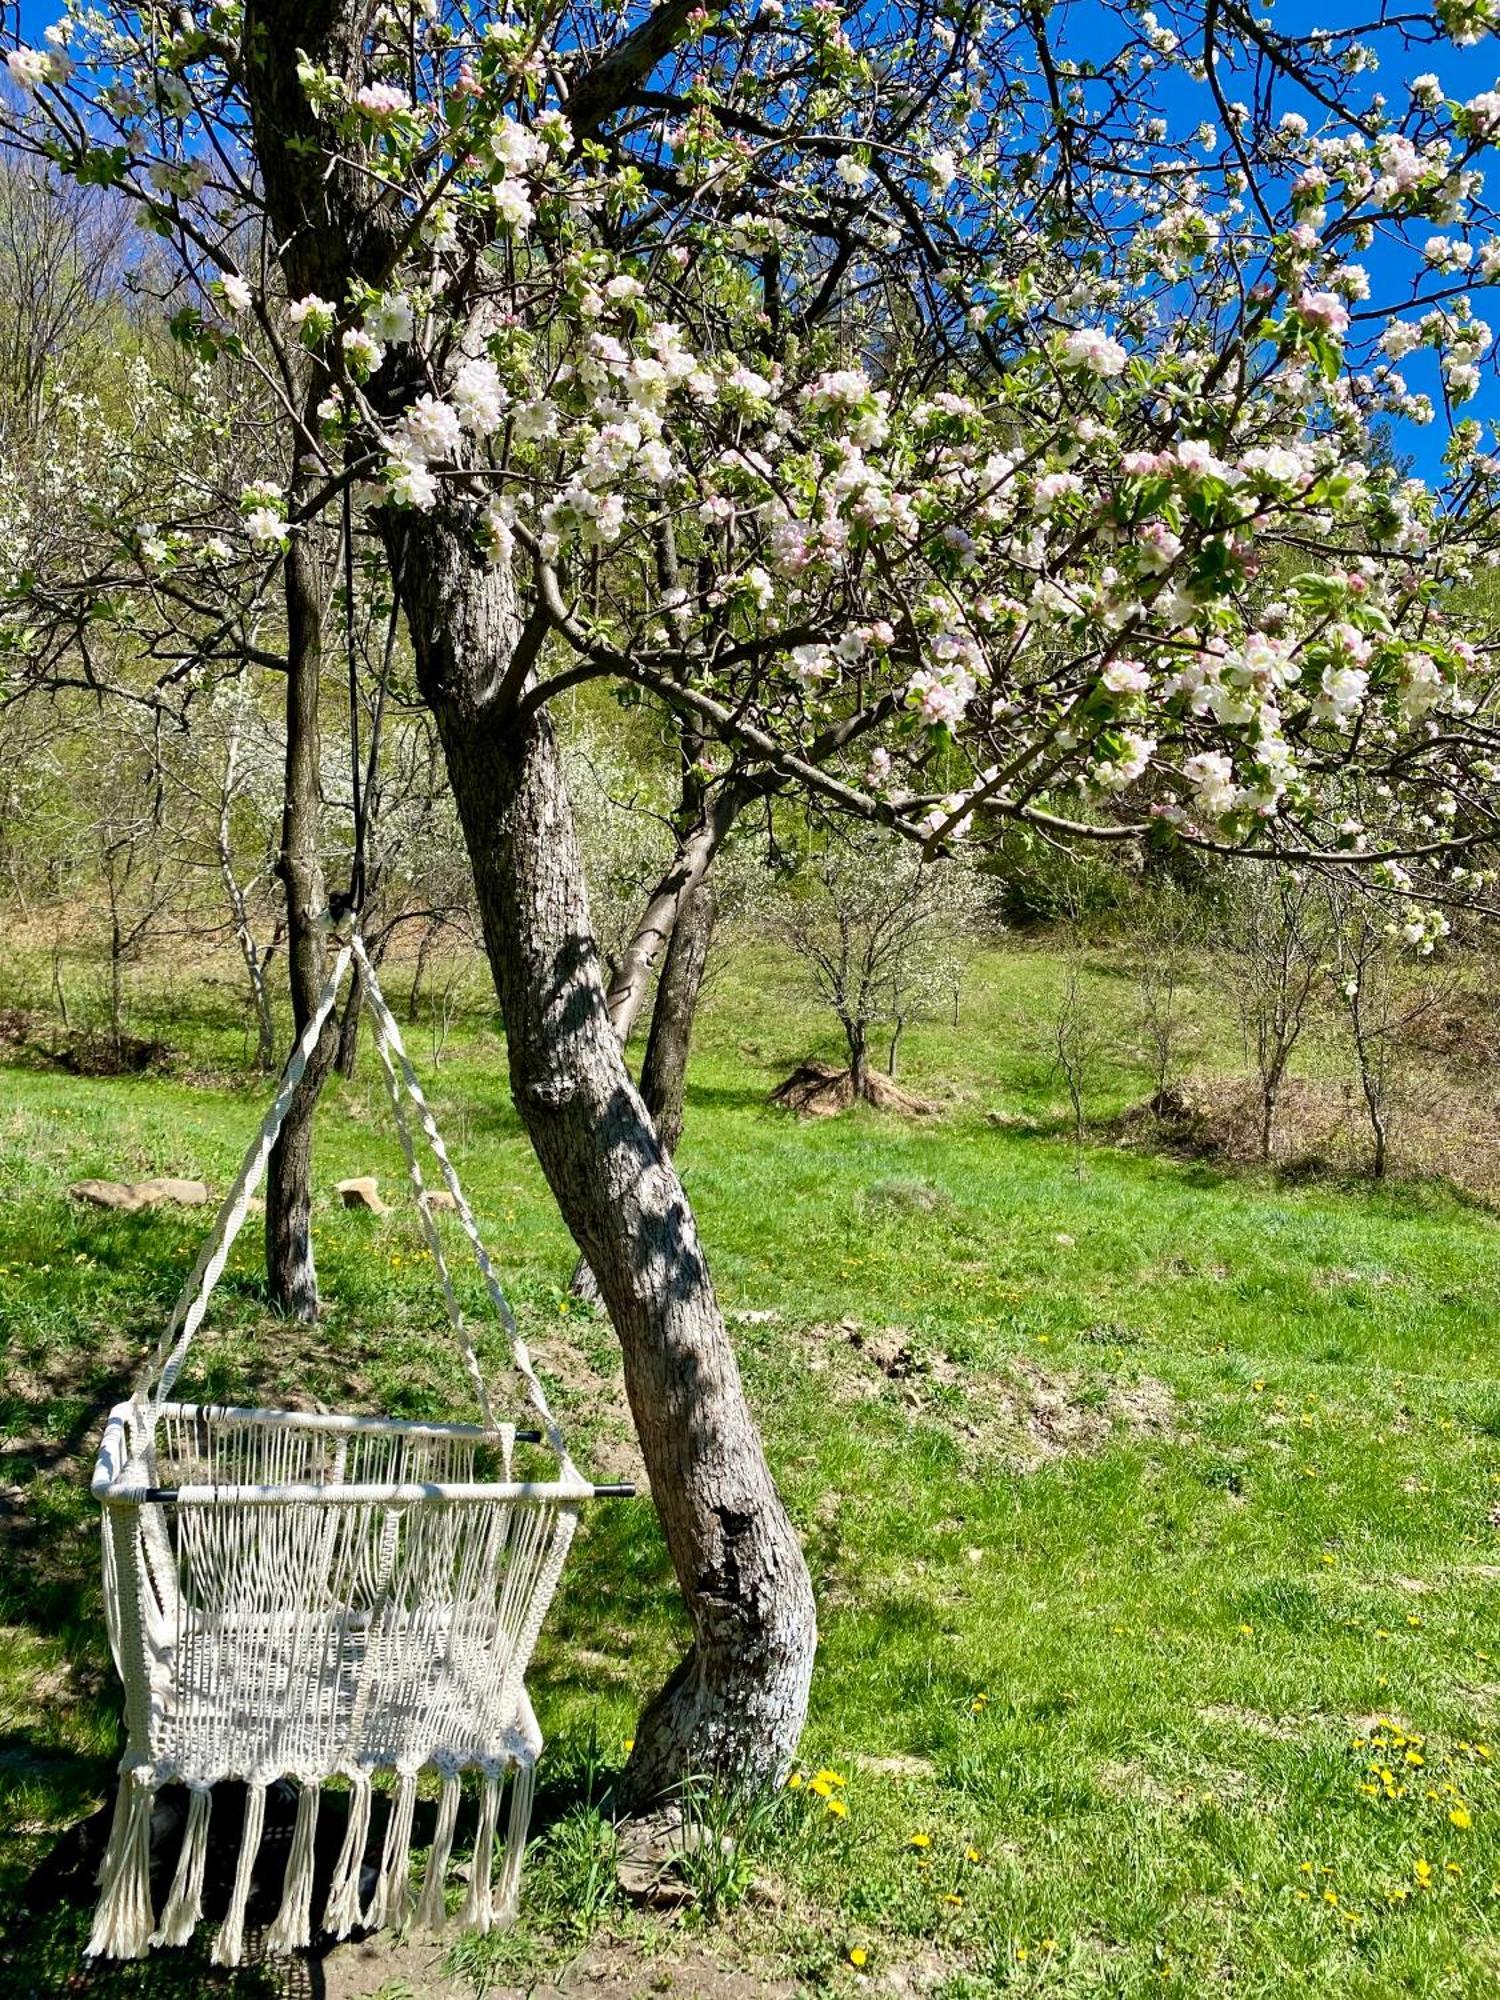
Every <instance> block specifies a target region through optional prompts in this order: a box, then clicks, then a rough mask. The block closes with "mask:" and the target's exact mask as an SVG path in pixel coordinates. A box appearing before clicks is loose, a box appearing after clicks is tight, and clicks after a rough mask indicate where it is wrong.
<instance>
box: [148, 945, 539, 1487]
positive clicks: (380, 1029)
mask: <svg viewBox="0 0 1500 2000" xmlns="http://www.w3.org/2000/svg"><path fill="white" fill-rule="evenodd" d="M352 961H357V962H358V965H359V970H360V989H361V995H362V998H363V1002H364V1005H365V1006H366V1008H367V1009H368V1010H369V1013H370V1016H371V1018H372V1020H373V1021H374V1024H375V1046H376V1050H377V1052H378V1054H379V1057H380V1064H381V1069H382V1071H383V1072H384V1075H385V1080H386V1089H387V1093H388V1095H389V1097H390V1100H391V1110H392V1112H393V1114H394V1116H395V1121H396V1131H397V1134H398V1136H399V1138H400V1141H401V1151H402V1154H403V1156H404V1158H405V1161H406V1169H407V1174H408V1177H409V1179H410V1181H411V1184H412V1191H413V1193H414V1195H415V1197H416V1204H417V1214H418V1217H419V1220H420V1223H421V1228H422V1234H423V1236H424V1238H425V1240H426V1243H427V1247H428V1249H429V1251H430V1252H431V1253H432V1260H433V1267H434V1269H435V1271H436V1273H437V1277H438V1283H439V1286H440V1287H441V1290H442V1294H443V1302H444V1305H445V1307H446V1309H447V1313H448V1320H449V1324H450V1325H451V1327H452V1329H453V1334H454V1338H455V1340H456V1342H457V1344H458V1350H459V1354H460V1356H461V1358H462V1360H463V1365H464V1372H465V1373H466V1374H467V1376H468V1378H469V1381H470V1384H471V1386H472V1387H473V1390H474V1394H475V1397H476V1399H477V1401H478V1404H479V1409H480V1413H481V1420H482V1422H483V1424H484V1426H485V1428H486V1429H487V1430H492V1431H498V1430H499V1429H500V1426H499V1425H498V1424H497V1422H496V1420H495V1415H494V1410H493V1406H492V1404H491V1401H490V1395H489V1391H488V1389H487V1387H486V1385H485V1381H484V1374H483V1371H482V1369H481V1368H480V1365H479V1357H478V1355H477V1354H476V1352H475V1350H474V1343H473V1341H472V1339H471V1338H470V1336H469V1331H468V1327H467V1325H466V1323H465V1320H464V1316H463V1312H462V1309H461V1308H460V1306H459V1303H458V1299H457V1296H456V1294H455V1292H454V1289H453V1280H452V1276H451V1274H450V1272H449V1269H448V1263H447V1259H446V1257H445V1255H444V1252H443V1245H442V1239H441V1237H440V1235H439V1234H438V1229H437V1225H436V1223H435V1222H434V1220H433V1217H432V1214H431V1211H430V1209H429V1206H428V1203H427V1200H426V1190H425V1188H424V1185H423V1181H422V1173H421V1168H420V1167H419V1165H418V1163H417V1153H416V1145H415V1142H414V1139H413V1136H412V1131H411V1125H410V1122H409V1119H408V1117H407V1106H406V1101H405V1100H409V1101H410V1104H411V1106H412V1107H413V1109H414V1110H415V1112H416V1116H417V1122H418V1124H419V1126H420V1127H421V1131H422V1135H423V1137H424V1138H425V1139H426V1141H427V1144H428V1147H429V1148H430V1149H431V1152H432V1156H433V1158H434V1159H435V1160H436V1161H437V1164H438V1168H439V1171H440V1172H441V1174H442V1177H443V1180H444V1183H445V1184H446V1186H447V1189H448V1192H449V1194H450V1195H451V1196H452V1198H453V1205H454V1209H455V1211H456V1213H457V1215H458V1219H459V1223H460V1225H461V1226H462V1228H463V1232H464V1234H465V1236H466V1237H467V1238H468V1239H469V1243H470V1245H471V1247H472V1249H473V1252H474V1257H475V1261H476V1263H477V1264H478V1266H479V1271H480V1275H481V1277H482V1278H483V1280H484V1285H485V1290H486V1292H487V1293H488V1294H489V1298H490V1302H491V1304H492V1305H493V1306H494V1308H495V1313H496V1316H497V1317H498V1319H499V1321H500V1325H501V1327H502V1328H503V1330H504V1333H505V1337H506V1340H507V1342H508V1343H509V1346H510V1356H511V1363H512V1365H513V1367H514V1368H515V1371H516V1373H517V1375H518V1376H519V1377H520V1378H521V1382H522V1385H523V1387H524V1388H525V1391H526V1395H527V1399H528V1400H529V1402H530V1403H531V1406H532V1408H533V1409H534V1410H535V1411H536V1414H537V1416H538V1418H539V1419H540V1421H541V1424H542V1428H543V1430H544V1431H545V1433H546V1437H547V1442H548V1443H549V1445H550V1446H551V1448H552V1451H553V1453H554V1455H555V1456H556V1458H557V1460H558V1464H559V1467H560V1469H561V1471H562V1473H563V1475H564V1476H565V1477H567V1476H576V1471H575V1468H574V1466H573V1461H572V1459H571V1458H570V1457H569V1455H568V1449H567V1446H566V1445H565V1444H564V1442H563V1438H562V1433H561V1431H560V1430H559V1429H558V1426H557V1421H556V1419H555V1418H554V1417H553V1415H552V1411H551V1408H550V1406H549V1404H548V1402H547V1396H546V1391H545V1390H544V1389H543V1388H542V1385H541V1382H540V1381H539V1380H538V1379H537V1373H536V1369H535V1367H534V1366H533V1365H532V1360H531V1354H530V1352H529V1350H528V1348H527V1346H526V1343H525V1341H524V1340H522V1338H521V1334H520V1329H519V1328H518V1327H517V1325H516V1316H515V1314H514V1313H513V1312H512V1311H511V1307H510V1301H509V1300H508V1299H507V1298H506V1296H505V1293H504V1291H503V1290H502V1289H501V1286H500V1280H499V1278H498V1277H497V1276H496V1274H495V1267H494V1265H493V1263H492V1262H491V1260H490V1255H489V1252H488V1251H487V1250H486V1248H485V1246H484V1242H483V1239H482V1238H481V1236H480V1234H479V1226H478V1224H477V1223H476V1222H475V1220H474V1212H473V1210H472V1209H471V1208H470V1207H469V1203H468V1198H467V1196H466V1195H465V1194H464V1191H463V1188H462V1187H461V1186H460V1184H459V1179H458V1174H457V1172H456V1171H455V1169H454V1166H453V1162H452V1161H451V1159H450V1158H449V1157H448V1149H447V1147H446V1146H445V1145H444V1144H443V1139H442V1134H441V1133H440V1132H439V1131H438V1128H437V1123H436V1121H435V1120H434V1118H433V1115H432V1110H431V1107H430V1106H429V1105H428V1102H427V1099H426V1097H425V1096H424V1095H423V1093H422V1086H421V1084H420V1083H419V1081H418V1080H417V1075H416V1072H415V1071H414V1070H413V1068H412V1066H411V1061H410V1058H409V1057H408V1056H407V1053H406V1048H405V1045H404V1044H403V1042H402V1040H401V1030H400V1029H399V1028H398V1027H397V1025H396V1020H395V1016H394V1015H393V1014H392V1013H391V1010H390V1008H389V1007H388V1006H387V1005H386V1001H385V996H384V994H383V993H382V992H381V990H380V982H379V981H378V980H377V978H376V977H375V968H374V967H373V966H372V965H371V963H370V960H369V956H368V954H367V953H366V951H365V948H364V944H363V941H362V940H361V939H360V938H358V937H355V938H352V939H351V940H350V942H349V943H348V944H346V945H343V946H341V947H340V949H339V952H338V955H337V957H336V958H335V960H334V963H333V966H332V968H331V969H330V971H329V974H328V977H327V979H326V980H325V981H324V982H323V990H322V992H321V993H320V994H319V996H318V1004H317V1006H316V1007H315V1008H314V1010H313V1013H312V1016H311V1018H310V1020H309V1021H308V1023H307V1026H306V1027H305V1028H304V1029H303V1031H302V1033H301V1035H300V1036H299V1037H298V1040H297V1044H296V1047H295V1048H294V1049H293V1050H292V1053H291V1055H290V1056H289V1057H288V1058H287V1064H286V1068H285V1069H284V1070H283V1072H282V1076H281V1082H280V1085H279V1086H278V1088H277V1092H276V1095H275V1097H274V1099H273V1100H272V1102H271V1105H270V1107H269V1109H268V1110H267V1112H266V1115H265V1117H264V1118H263V1119H262V1120H261V1125H260V1130H259V1131H258V1132H257V1133H256V1135H255V1138H254V1139H253V1140H252V1141H251V1143H250V1145H249V1147H248V1148H247V1149H246V1152H245V1156H244V1158H243V1159H242V1160H241V1162H240V1167H239V1172H238V1173H237V1174H236V1175H235V1178H234V1182H233V1185H232V1186H231V1187H230V1189H229V1192H228V1194H226V1196H225V1197H224V1201H223V1204H222V1205H221V1207H220V1209H219V1212H218V1215H217V1216H216V1217H215V1218H214V1225H213V1228H212V1229H211V1230H210V1231H209V1233H208V1236H207V1238H206V1240H205V1241H204V1244H203V1247H202V1249H201V1250H200V1251H199V1252H198V1257H197V1260H196V1262H195V1263H194V1265H193V1268H192V1270H191V1272H190V1273H189V1274H188V1279H187V1282H186V1284H185V1285H184V1286H183V1288H182V1292H181V1295H180V1296H179V1298H178V1300H177V1303H176V1305H175V1306H174V1307H173V1309H172V1316H171V1318H170V1319H169V1320H168V1322H167V1325H166V1328H165V1330H164V1331H163V1333H162V1336H161V1338H160V1340H158V1342H157V1343H156V1347H155V1349H154V1350H153V1352H152V1353H151V1355H150V1357H149V1358H148V1359H147V1361H146V1362H145V1364H144V1366H143V1367H142V1368H141V1371H140V1373H139V1374H138V1375H137V1377H136V1380H135V1386H134V1388H133V1390H132V1392H131V1400H132V1403H133V1404H134V1406H135V1409H136V1412H137V1417H136V1423H137V1425H138V1427H139V1428H138V1443H139V1442H140V1441H144V1440H148V1439H149V1438H151V1437H152V1436H153V1435H154V1433H155V1427H156V1421H157V1418H158V1416H159V1414H160V1409H161V1405H162V1404H163V1403H164V1402H165V1401H166V1399H167V1398H168V1396H169V1395H170V1394H171V1391H172V1387H173V1385H174V1384H175V1382H176V1380H177V1377H178V1376H179V1374H180V1373H181V1372H182V1368H183V1365H184V1363H185V1362H186V1360H187V1355H188V1350H189V1348H190V1347H191V1346H192V1344H193V1340H194V1338H195V1337H196V1335H197V1333H198V1330H199V1328H200V1327H201V1326H202V1324H203V1318H204V1315H205V1313H206V1312H207V1310H208V1302H209V1299H210V1298H211V1297H212V1295H213V1290H214V1287H215V1286H216V1285H217V1284H218V1282H219V1279H220V1277H221V1276H222V1275H223V1271H224V1266H225V1264H226V1263H227V1261H228V1258H229V1253H230V1251H231V1250H232V1249H233V1247H234V1241H235V1238H236V1237H237V1236H238V1235H239V1233H240V1230H241V1228H242V1227H243V1226H244V1221H245V1217H246V1216H247V1215H248V1214H249V1211H250V1204H251V1202H252V1201H253V1200H254V1198H255V1194H256V1191H257V1189H258V1188H259V1186H260V1183H261V1180H262V1177H263V1176H264V1174H265V1170H266V1163H267V1161H268V1160H269V1159H270V1157H271V1153H272V1151H273V1150H274V1148H275V1145H276V1141H277V1139H278V1138H279V1136H280V1134H281V1127H282V1124H283V1122H284V1121H285V1118H286V1114H287V1111H288V1110H289V1108H290V1106H291V1102H292V1098H293V1096H294V1095H295V1093H296V1090H297V1086H298V1084H299V1083H300V1082H301V1081H302V1078H303V1075H304V1074H305V1072H306V1070H307V1065H308V1064H309V1062H311V1060H312V1056H313V1051H314V1050H315V1049H316V1048H317V1046H318V1039H319V1037H320V1036H321V1034H322V1032H323V1028H324V1025H325V1023H326V1022H327V1020H328V1017H329V1015H330V1014H331V1013H332V1011H333V1009H334V1006H335V1004H336V1003H337V1000H338V995H339V988H340V987H341V986H342V984H343V981H344V975H345V973H346V972H347V971H348V969H349V966H350V964H351V962H352Z"/></svg>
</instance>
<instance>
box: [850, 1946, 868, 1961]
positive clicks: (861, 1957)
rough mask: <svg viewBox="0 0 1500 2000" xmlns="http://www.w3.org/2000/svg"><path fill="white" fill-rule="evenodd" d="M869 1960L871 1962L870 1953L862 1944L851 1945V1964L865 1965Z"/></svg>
mask: <svg viewBox="0 0 1500 2000" xmlns="http://www.w3.org/2000/svg"><path fill="white" fill-rule="evenodd" d="M869 1962H870V1954H869V1953H868V1952H867V1951H866V1950H865V1948H864V1946H863V1945H862V1944H852V1945H850V1947H849V1963H850V1964H851V1965H857V1966H864V1965H868V1964H869Z"/></svg>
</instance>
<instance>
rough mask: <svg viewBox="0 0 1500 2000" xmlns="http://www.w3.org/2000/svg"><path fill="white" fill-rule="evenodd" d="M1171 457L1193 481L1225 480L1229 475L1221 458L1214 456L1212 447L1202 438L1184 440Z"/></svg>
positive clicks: (1175, 448) (1227, 468)
mask: <svg viewBox="0 0 1500 2000" xmlns="http://www.w3.org/2000/svg"><path fill="white" fill-rule="evenodd" d="M1171 456H1172V458H1173V460H1174V461H1175V462H1176V464H1177V465H1178V466H1179V467H1180V468H1181V469H1182V471H1184V472H1186V473H1188V474H1189V475H1190V476H1191V477H1192V478H1195V479H1225V478H1227V477H1228V475H1229V467H1228V466H1227V465H1226V464H1225V463H1224V461H1223V459H1222V458H1216V457H1215V456H1214V452H1213V447H1212V446H1211V445H1210V444H1208V442H1207V441H1206V440H1205V439H1203V438H1184V439H1183V441H1182V443H1181V444H1179V445H1177V446H1175V447H1174V449H1173V451H1172V454H1171Z"/></svg>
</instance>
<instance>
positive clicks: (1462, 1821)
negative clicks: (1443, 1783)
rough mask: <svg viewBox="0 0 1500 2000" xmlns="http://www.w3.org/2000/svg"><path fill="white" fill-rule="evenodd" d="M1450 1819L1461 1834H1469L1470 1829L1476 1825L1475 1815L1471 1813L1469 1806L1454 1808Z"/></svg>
mask: <svg viewBox="0 0 1500 2000" xmlns="http://www.w3.org/2000/svg"><path fill="white" fill-rule="evenodd" d="M1448 1817H1449V1819H1450V1820H1452V1822H1453V1824H1454V1825H1455V1826H1456V1827H1457V1828H1458V1830H1459V1832H1460V1833H1467V1832H1468V1830H1469V1828H1470V1827H1471V1826H1472V1825H1473V1824H1474V1815H1473V1814H1472V1813H1471V1812H1470V1811H1469V1808H1468V1807H1467V1806H1454V1808H1453V1810H1452V1811H1451V1812H1450V1813H1449V1815H1448Z"/></svg>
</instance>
